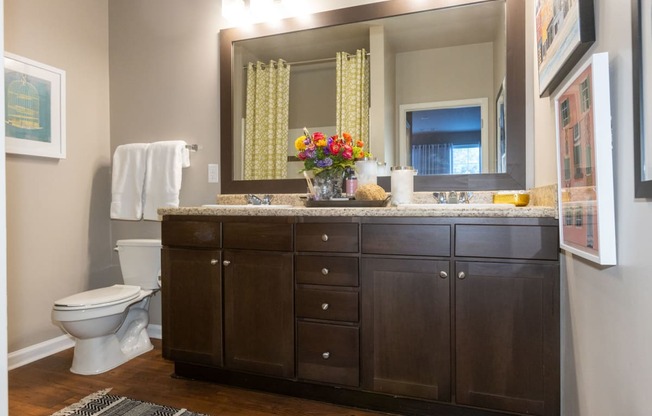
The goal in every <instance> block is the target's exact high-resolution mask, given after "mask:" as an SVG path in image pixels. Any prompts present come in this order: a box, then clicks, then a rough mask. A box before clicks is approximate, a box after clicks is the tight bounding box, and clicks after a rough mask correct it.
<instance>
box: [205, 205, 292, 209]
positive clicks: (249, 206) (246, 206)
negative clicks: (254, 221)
mask: <svg viewBox="0 0 652 416" xmlns="http://www.w3.org/2000/svg"><path fill="white" fill-rule="evenodd" d="M293 207H294V205H280V204H279V205H252V204H240V205H227V204H206V205H202V208H220V209H243V208H249V209H251V208H267V209H269V208H293Z"/></svg>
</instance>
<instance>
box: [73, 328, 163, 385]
mask: <svg viewBox="0 0 652 416" xmlns="http://www.w3.org/2000/svg"><path fill="white" fill-rule="evenodd" d="M144 336H145V337H147V339H146V342H144V337H142V336H141V337H140V338H141V341H140V342H139V343H138V346H137V347H136V346H133V345H132V346H131V348H129V350H128V351H126V352H125V351H123V349H122V348H121V347H120V342H119V340H118V337H117V336H116V335H115V334H111V335H107V336H104V337H97V338H90V339H77V340H75V351H74V354H73V359H72V366H71V367H70V371H71V372H72V373H75V374H80V375H85V376H87V375H94V374H101V373H104V372H107V371H109V370H112V369H114V368H116V367H118V366H120V365H122V364H124V363H126V362H127V361H129V360H131V359H132V358H134V357H137V356H139V355H141V354H144V353H146V352H148V351H151V350H152V349H153V348H154V346H153V345H152V343H151V341H150V340H149V336H147V333H146V332H145V334H144Z"/></svg>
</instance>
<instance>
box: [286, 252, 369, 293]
mask: <svg viewBox="0 0 652 416" xmlns="http://www.w3.org/2000/svg"><path fill="white" fill-rule="evenodd" d="M295 273H296V278H297V283H304V284H311V285H332V286H358V259H357V258H356V257H335V256H330V257H329V256H297V257H296V265H295Z"/></svg>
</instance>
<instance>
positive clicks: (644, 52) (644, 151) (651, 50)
mask: <svg viewBox="0 0 652 416" xmlns="http://www.w3.org/2000/svg"><path fill="white" fill-rule="evenodd" d="M651 32H652V1H650V0H632V57H633V62H632V65H633V68H632V69H633V79H634V89H633V96H634V111H633V113H634V175H635V178H634V180H635V182H634V185H635V186H634V193H635V195H636V197H637V198H652V133H651V132H652V127H650V125H652V104H651V103H652V82H650V77H649V76H647V75H649V74H650V68H652V41H651V40H650V33H651Z"/></svg>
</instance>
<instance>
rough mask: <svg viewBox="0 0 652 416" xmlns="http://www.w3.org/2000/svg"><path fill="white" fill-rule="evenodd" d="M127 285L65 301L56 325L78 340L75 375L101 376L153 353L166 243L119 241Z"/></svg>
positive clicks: (56, 315)
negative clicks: (152, 313) (155, 299)
mask: <svg viewBox="0 0 652 416" xmlns="http://www.w3.org/2000/svg"><path fill="white" fill-rule="evenodd" d="M116 245H117V247H116V248H115V250H116V251H117V252H118V254H119V257H120V269H121V270H122V278H123V281H124V283H125V284H124V285H113V286H110V287H105V288H101V289H94V290H89V291H86V292H82V293H77V294H76V295H72V296H68V297H65V298H63V299H59V300H57V301H56V302H55V303H54V307H53V309H52V319H53V320H54V321H55V322H57V323H58V324H59V325H60V326H61V327H62V328H63V329H64V330H65V331H66V332H67V333H68V334H70V335H71V336H73V337H74V338H75V352H74V357H73V360H72V367H71V368H70V371H72V372H73V373H76V374H84V375H89V374H100V373H103V372H105V371H108V370H111V369H112V368H115V367H117V366H119V365H121V364H123V363H125V362H127V361H129V360H130V359H132V358H134V357H136V356H138V355H140V354H143V353H145V352H147V351H150V350H151V349H152V348H153V346H152V343H151V342H150V340H149V335H148V334H147V325H148V324H149V301H150V298H151V296H152V294H154V293H155V292H156V291H158V290H159V288H160V271H161V240H151V239H139V240H118V242H117V243H116Z"/></svg>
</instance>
